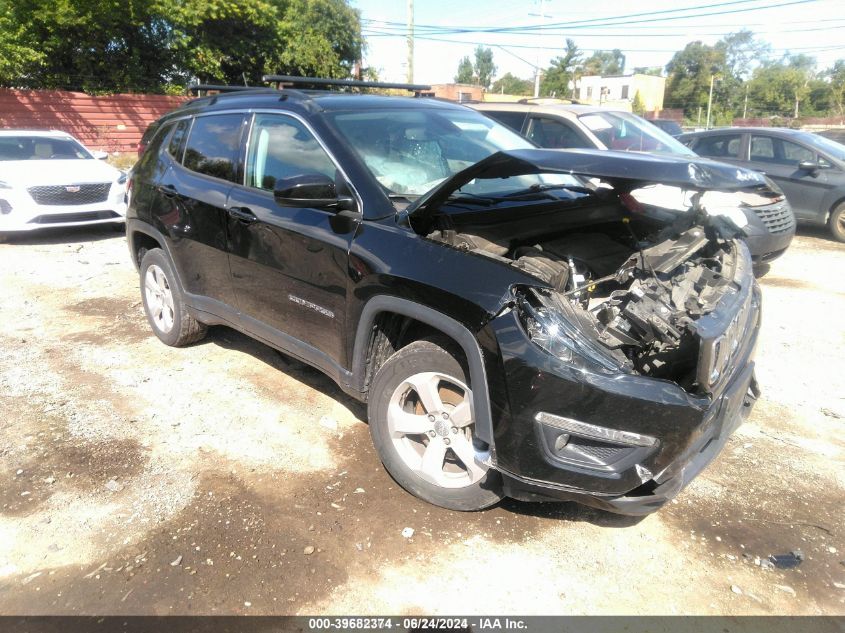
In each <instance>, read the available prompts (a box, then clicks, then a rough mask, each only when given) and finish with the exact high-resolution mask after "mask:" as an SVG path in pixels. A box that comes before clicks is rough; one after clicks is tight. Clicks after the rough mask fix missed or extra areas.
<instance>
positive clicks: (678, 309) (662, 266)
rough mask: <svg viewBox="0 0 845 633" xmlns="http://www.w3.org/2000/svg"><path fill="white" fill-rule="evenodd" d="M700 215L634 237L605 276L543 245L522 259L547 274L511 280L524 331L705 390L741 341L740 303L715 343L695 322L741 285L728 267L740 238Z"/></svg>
mask: <svg viewBox="0 0 845 633" xmlns="http://www.w3.org/2000/svg"><path fill="white" fill-rule="evenodd" d="M701 221H702V222H703V224H699V223H696V222H695V220H692V219H690V220H688V224H690V227H689V228H686V229H685V230H683V231H680V232H678V231H677V227H673V228H672V229H671V230H670V231H668V232H667V233H668V234H659V235H658V236H657V237H656V238H655V241H654V242H653V243H650V242H642V241H639V240H637V241H636V246H638V247H639V248H637V250H635V251H634V252H633V253H632V254H631V255H630V256H629V257H628V258H627V259H626V260H625V262H624V263H623V264H622V265H621V266H620V267H619V268H618V269H616V270H615V271H614V272H613V273H611V274H609V275H605V276H602V277H596V273H595V272H594V270H593V269H592V268H591V267H590V265H589V263H588V262H584V261H583V260H580V259H578V260H576V259H575V258H573V257H572V256H571V255H564V256H561V255H553V254H552V255H546V261H545V266H544V267H543V268H541V267H539V266H536V265H534V266H532V265H530V264H527V263H526V262H522V266H523V267H525V268H531V271H530V272H532V273H533V274H534V275H535V276H537V277H539V278H541V279H542V280H543V281H546V282H547V283H550V286H549V287H520V288H517V289H516V290H515V300H516V305H517V309H518V310H519V314H520V316H521V319H522V321H523V323H524V326H525V328H526V331H527V332H528V333H529V336H530V337H531V340H532V341H534V342H535V343H536V344H537V345H539V346H540V347H542V348H543V349H545V350H546V351H548V352H549V353H551V354H553V355H554V356H557V357H558V358H561V359H562V360H566V361H568V362H575V359H576V358H589V359H590V360H591V361H592V362H593V364H594V365H595V366H597V367H599V368H602V369H603V370H608V371H613V370H617V371H619V370H621V371H627V372H635V373H638V374H642V375H646V376H652V377H655V378H664V379H668V380H672V381H674V382H676V383H678V384H679V385H681V386H682V387H683V388H684V389H686V390H687V391H690V392H693V393H696V392H701V393H708V392H712V390H713V388H714V387H715V385H717V384H718V381H719V378H720V377H721V375H722V373H723V372H724V371H725V367H726V365H727V363H729V362H730V361H731V360H732V359H733V354H735V353H736V351H737V349H738V347H739V340H738V336H737V335H738V334H739V331H738V330H739V328H740V325H741V324H743V323H744V317H743V311H742V310H740V312H738V314H737V318H736V319H732V323H731V325H732V327H730V328H728V331H726V332H725V335H726V338H725V342H724V343H723V342H722V341H719V342H717V343H715V348H714V347H713V346H712V345H709V344H705V345H702V332H704V333H706V334H709V330H710V329H711V328H710V327H708V324H707V322H702V321H701V320H702V318H703V317H705V316H706V315H710V314H712V313H713V312H714V311H715V310H716V309H717V307H719V306H720V304H721V302H722V301H723V300H724V299H725V298H726V297H728V296H734V295H737V294H739V293H740V291H741V290H742V287H741V285H740V284H739V283H737V282H736V281H735V274H736V271H737V268H738V262H739V261H740V259H741V258H742V256H743V253H742V251H741V249H742V248H743V247H742V246H741V245H740V244H739V243H738V242H736V241H734V240H732V239H730V238H729V237H726V236H721V234H720V233H719V230H720V229H718V228H714V227H712V226H709V225H708V224H709V218H701ZM538 252H540V251H538ZM534 257H535V258H537V257H538V255H536V254H535V256H534ZM519 263H520V262H519V260H517V264H519ZM553 281H554V284H553V285H551V282H553ZM708 343H709V341H708Z"/></svg>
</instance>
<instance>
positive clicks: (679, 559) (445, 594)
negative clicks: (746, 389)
mask: <svg viewBox="0 0 845 633" xmlns="http://www.w3.org/2000/svg"><path fill="white" fill-rule="evenodd" d="M843 273H845V246H843V245H839V244H835V243H833V242H831V241H829V240H828V239H827V238H825V237H823V236H822V235H821V234H818V233H815V234H811V235H806V234H805V235H804V236H801V237H799V238H798V239H796V241H795V242H794V243H793V246H792V248H791V249H790V251H789V252H788V253H787V254H786V255H785V256H784V257H783V258H781V259H780V260H778V261H776V262H775V263H774V264H773V265H772V266H771V270H770V271H769V273H768V274H767V275H766V276H765V277H764V278H763V280H762V283H763V286H764V302H765V306H764V325H763V334H762V340H761V345H760V352H759V370H758V377H759V379H760V383H761V385H762V387H763V389H764V396H763V398H762V400H761V401H760V402H759V403H758V405H757V408H756V409H755V411H754V413H753V415H752V417H751V418H750V420H749V421H748V422H747V423H746V424H745V425H744V426H742V427H741V429H740V430H739V431H738V432H737V434H736V435H735V436H734V437H733V438H732V439H731V441H730V443H729V444H728V446H727V448H726V450H725V451H724V453H723V454H722V455H721V456H720V457H719V458H718V459H717V461H716V462H714V463H713V464H712V465H711V466H710V467H709V468H708V469H707V470H706V471H705V472H704V474H703V475H702V476H701V477H700V478H699V479H697V480H696V481H694V482H693V484H692V485H691V486H690V487H689V488H687V489H686V490H685V491H684V492H683V493H682V494H681V496H680V497H679V498H678V499H677V500H676V501H675V502H674V503H673V504H671V505H669V506H667V507H666V508H664V509H663V510H662V511H660V512H659V513H657V514H656V515H652V516H650V517H648V518H646V519H644V520H642V521H635V520H630V519H627V518H624V517H617V516H614V515H610V514H604V513H601V512H597V511H593V510H589V509H586V508H582V507H579V506H576V505H574V504H549V505H546V504H543V505H536V504H535V505H531V504H522V503H515V502H506V503H504V504H503V505H501V506H499V507H497V508H494V509H492V510H489V511H486V512H481V513H476V514H458V513H452V512H448V511H444V510H440V509H437V508H434V507H432V506H429V505H426V504H425V503H423V502H420V501H417V500H415V499H414V498H412V497H410V496H409V495H408V494H406V493H404V492H403V491H402V490H400V489H399V488H398V487H397V486H396V484H395V483H393V481H392V480H391V479H390V478H389V477H388V476H387V474H386V473H385V472H384V470H383V469H382V467H381V465H380V463H379V461H378V458H377V457H376V455H375V453H374V451H373V449H372V447H371V444H370V440H369V434H368V431H367V427H366V424H365V423H364V422H363V420H364V419H365V411H364V409H363V407H362V406H361V405H359V404H358V403H356V402H354V401H353V400H351V399H349V398H348V397H346V396H344V395H343V394H342V393H341V392H340V390H339V389H338V388H337V387H335V386H334V385H333V383H332V382H331V381H330V380H329V379H327V378H325V377H323V376H322V375H320V374H319V373H318V372H316V371H314V370H312V369H310V368H308V367H305V366H303V365H301V364H299V363H296V362H294V361H292V360H289V359H286V358H284V357H282V356H281V355H280V354H278V353H276V352H275V351H273V350H271V349H269V348H267V347H264V346H263V345H261V344H258V343H255V342H253V341H251V340H250V339H248V338H246V337H244V336H241V335H240V334H237V333H235V332H233V331H231V330H227V329H223V328H217V329H214V330H213V331H212V333H211V335H210V336H209V338H208V339H207V340H206V341H204V342H203V343H201V344H198V345H196V346H194V347H191V348H188V349H181V350H177V349H171V348H168V347H165V346H164V345H162V344H160V343H159V342H158V341H157V339H155V338H154V337H153V336H152V334H151V333H150V330H149V328H148V326H147V323H146V321H145V319H144V317H143V313H142V311H141V304H140V295H139V292H138V289H137V278H136V274H135V271H134V269H133V268H132V266H131V264H130V263H129V259H128V254H127V250H126V245H125V240H124V239H123V238H122V237H120V236H117V235H116V234H115V233H113V232H111V231H109V230H107V229H106V230H83V231H73V232H62V233H51V234H48V235H45V236H42V237H37V238H25V239H16V240H13V241H12V242H11V243H8V244H0V291H1V292H0V481H2V486H0V543H2V547H0V613H4V614H10V613H17V614H25V613H54V614H59V613H62V614H66V613H127V614H128V613H134V614H141V613H143V614H171V613H180V614H188V613H218V614H232V613H252V614H294V613H318V612H328V613H350V612H357V613H360V612H369V613H378V612H382V613H385V612H388V613H395V614H400V613H403V614H404V613H407V614H414V613H417V614H419V613H428V614H448V613H462V614H472V613H481V614H484V613H487V614H489V613H520V614H532V613H571V614H575V613H628V614H652V613H653V614H675V613H694V614H712V613H725V614H753V613H780V614H788V613H794V614H843V613H845V538H843V532H845V528H843V521H842V516H843V500H845V468H843V462H845V459H843V455H845V453H844V452H843V448H845V440H843V432H842V431H843V424H845V328H844V327H843V325H842V324H843V322H845V321H843V314H845V274H843ZM332 427H334V428H332ZM406 527H410V528H413V530H414V533H413V536H412V537H411V538H404V537H403V536H402V531H403V528H406ZM312 548H313V551H312ZM795 549H801V550H802V551H803V553H804V556H805V561H804V562H803V564H801V565H800V566H799V567H798V568H795V569H790V570H774V571H770V570H765V569H762V568H761V567H760V566H758V565H755V558H758V557H759V558H763V559H765V557H766V556H768V555H769V554H776V553H785V552H789V551H790V550H795ZM308 552H311V553H308ZM758 563H759V561H758Z"/></svg>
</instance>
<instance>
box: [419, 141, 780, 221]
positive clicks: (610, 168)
mask: <svg viewBox="0 0 845 633" xmlns="http://www.w3.org/2000/svg"><path fill="white" fill-rule="evenodd" d="M527 174H572V175H577V176H585V177H588V178H599V179H601V180H603V181H605V182H607V183H609V184H611V185H612V186H613V187H614V188H615V189H616V190H617V191H619V192H628V191H631V190H633V189H636V188H639V187H642V186H644V185H648V184H663V185H674V186H678V187H682V188H684V189H694V190H697V191H705V190H716V191H734V190H737V189H743V188H746V187H750V186H754V185H759V184H765V183H766V181H765V177H764V176H763V175H762V174H759V173H757V172H755V171H751V170H749V169H743V168H741V167H735V166H733V165H728V164H726V163H719V162H716V161H713V160H708V159H706V158H697V157H696V158H691V157H689V156H675V155H669V154H666V155H656V154H642V153H639V152H618V151H609V150H581V149H571V150H559V149H521V150H511V151H507V152H497V153H495V154H492V155H491V156H488V157H487V158H485V159H483V160H480V161H478V162H477V163H475V164H474V165H470V166H469V167H467V168H466V169H464V170H463V171H460V172H458V173H457V174H455V175H454V176H452V177H451V178H447V179H446V180H444V181H443V182H442V183H440V185H439V186H437V187H435V188H434V189H432V190H431V191H429V192H428V193H427V194H426V195H425V196H423V197H421V198H420V199H418V200H417V201H416V203H414V204H413V205H412V206H411V207H409V209H408V212H409V213H412V214H413V213H420V212H422V213H425V212H426V210H427V211H428V212H430V211H434V210H436V209H438V208H439V207H440V206H441V205H442V204H443V203H444V202H445V201H446V199H447V198H448V197H449V196H450V195H452V194H453V193H454V192H455V191H457V190H458V189H460V188H461V187H462V186H464V185H465V184H467V183H468V182H470V181H471V180H474V179H476V178H491V179H492V178H506V177H511V176H523V175H527Z"/></svg>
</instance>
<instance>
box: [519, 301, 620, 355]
mask: <svg viewBox="0 0 845 633" xmlns="http://www.w3.org/2000/svg"><path fill="white" fill-rule="evenodd" d="M517 302H518V306H519V315H520V319H521V321H522V324H523V327H524V328H525V332H526V333H527V334H528V338H530V339H531V341H532V342H533V343H534V344H535V345H537V346H539V347H541V348H542V349H543V350H545V351H546V352H548V353H549V354H551V355H552V356H555V357H556V358H559V359H560V360H562V361H564V362H565V363H568V364H570V365H572V366H574V367H576V368H578V369H592V370H599V371H604V372H616V371H619V370H620V367H619V364H618V363H617V362H616V361H615V360H614V359H613V358H610V357H608V356H607V355H606V354H604V353H603V352H602V351H601V350H600V349H598V348H597V347H596V346H594V345H591V344H590V341H589V338H588V336H587V335H586V334H585V333H583V332H582V331H581V330H579V329H578V327H577V326H576V325H574V324H573V321H577V316H576V314H575V308H574V307H572V306H570V305H568V304H565V303H564V302H562V301H560V300H559V299H557V297H555V296H553V295H550V294H545V293H544V291H542V290H537V289H533V288H529V289H525V290H521V291H518V293H517Z"/></svg>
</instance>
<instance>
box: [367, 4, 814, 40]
mask: <svg viewBox="0 0 845 633" xmlns="http://www.w3.org/2000/svg"><path fill="white" fill-rule="evenodd" d="M759 1H760V0H734V1H733V2H721V3H717V4H714V5H700V6H698V7H687V8H682V9H666V10H664V11H654V12H646V13H632V14H628V15H622V16H611V17H604V18H594V19H592V20H582V21H576V22H557V23H549V24H534V25H527V26H510V27H442V26H437V25H417V29H418V30H419V31H423V32H426V34H427V35H457V34H460V33H523V34H526V35H530V34H537V33H548V31H549V30H551V29H553V28H560V27H565V29H566V31H572V30H581V29H589V28H595V27H602V26H626V27H627V26H630V25H634V24H641V23H649V24H651V23H654V22H666V21H670V20H684V19H689V18H699V17H709V16H717V15H728V14H734V13H743V12H749V11H759V10H769V9H776V8H779V7H786V6H792V5H797V4H807V3H810V2H818V1H819V0H789V1H787V2H780V3H779V4H768V5H765V6H756V7H742V8H738V9H728V10H724V11H713V12H708V13H697V14H694V15H669V16H665V15H664V16H663V17H655V16H656V15H659V14H664V13H676V12H680V11H693V10H698V9H703V8H711V7H717V6H730V5H736V4H745V3H747V2H759ZM640 16H649V17H648V18H647V19H641V20H631V19H630V18H635V17H640ZM382 24H385V25H388V26H394V25H396V24H397V23H394V22H387V21H385V22H382Z"/></svg>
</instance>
